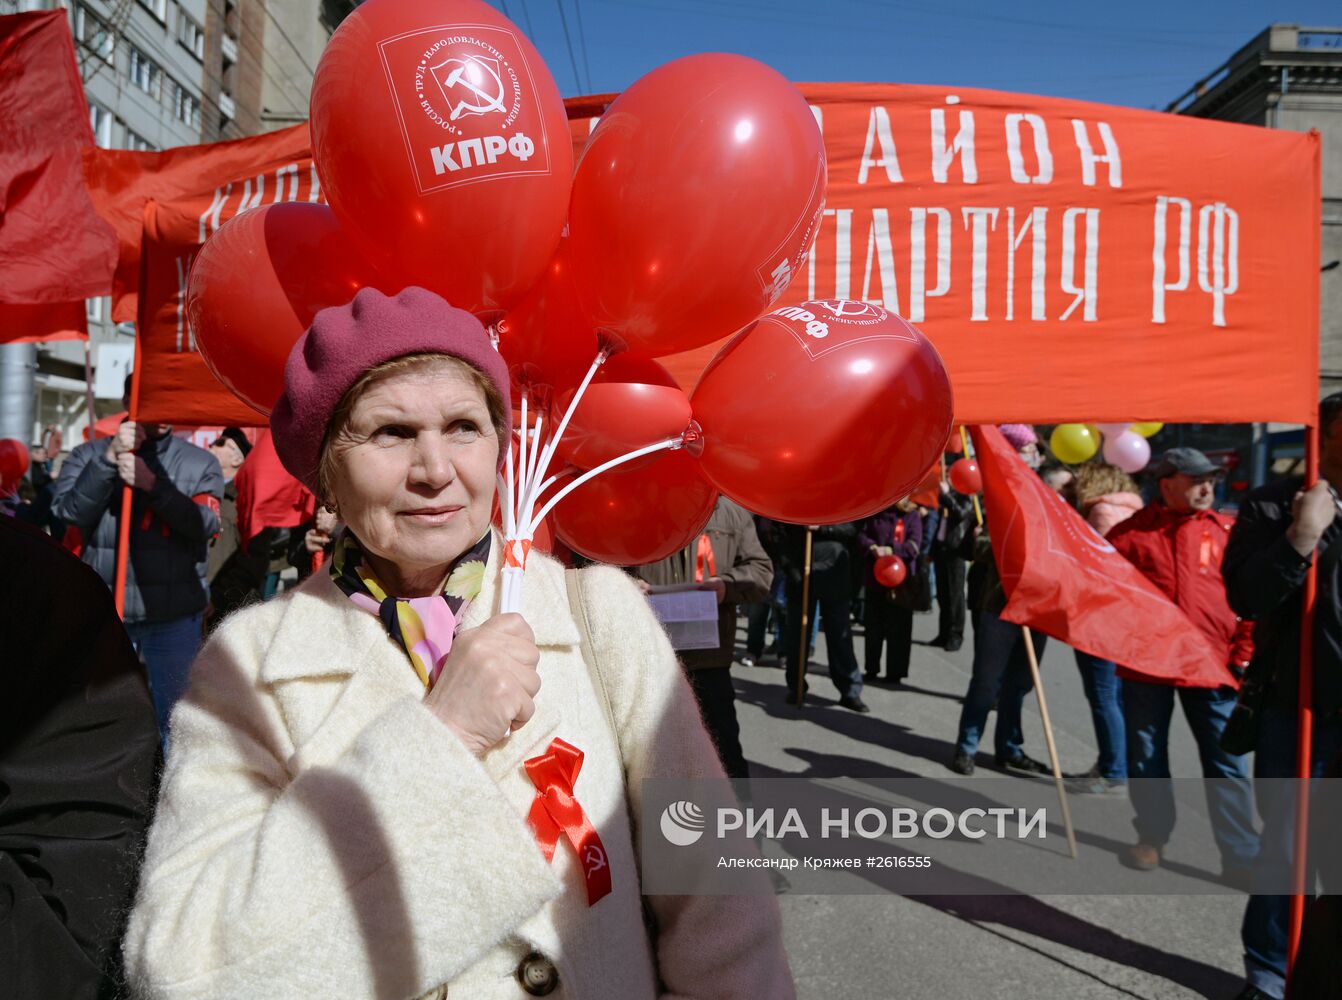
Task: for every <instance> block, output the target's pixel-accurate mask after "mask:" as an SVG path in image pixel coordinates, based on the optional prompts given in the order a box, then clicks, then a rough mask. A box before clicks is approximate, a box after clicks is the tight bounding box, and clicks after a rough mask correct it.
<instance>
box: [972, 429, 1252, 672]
mask: <svg viewBox="0 0 1342 1000" xmlns="http://www.w3.org/2000/svg"><path fill="white" fill-rule="evenodd" d="M970 433H971V434H972V435H973V438H974V448H975V451H976V452H977V453H978V454H977V457H978V463H979V468H980V469H981V470H982V472H983V498H984V506H985V507H986V508H987V517H988V525H989V528H990V529H991V532H990V534H991V538H992V546H993V555H994V557H995V558H996V560H997V569H998V573H999V574H1000V575H1001V578H1002V589H1003V590H1004V591H1005V593H1006V596H1007V605H1006V608H1005V609H1004V610H1003V611H1002V618H1003V620H1005V621H1009V622H1016V623H1017V624H1020V625H1028V626H1030V627H1031V628H1035V629H1038V630H1039V631H1040V632H1043V633H1045V634H1046V635H1051V636H1053V637H1055V638H1057V639H1061V640H1062V641H1063V642H1065V643H1067V644H1068V645H1070V646H1072V647H1074V648H1076V649H1080V650H1082V651H1084V652H1087V653H1090V654H1091V655H1092V656H1098V657H1102V658H1104V659H1106V660H1113V661H1114V662H1116V663H1118V664H1121V665H1122V666H1123V667H1126V668H1127V671H1128V672H1130V673H1132V674H1134V675H1136V676H1137V678H1138V679H1140V680H1146V681H1152V682H1155V683H1159V684H1173V685H1175V686H1180V687H1183V686H1188V687H1216V686H1217V685H1219V684H1226V683H1230V675H1229V673H1228V672H1227V671H1226V668H1225V665H1224V664H1222V663H1220V662H1218V659H1217V657H1216V654H1215V653H1214V652H1213V650H1212V648H1211V645H1210V644H1209V643H1208V642H1207V640H1206V638H1205V637H1204V636H1203V635H1202V633H1201V632H1199V631H1198V629H1197V627H1196V626H1195V625H1194V624H1193V623H1192V622H1191V621H1190V620H1189V619H1188V616H1187V615H1185V614H1184V613H1183V611H1181V610H1180V609H1179V608H1178V607H1177V606H1176V605H1175V604H1174V603H1173V602H1172V601H1170V599H1169V598H1167V597H1166V596H1165V595H1164V594H1162V593H1161V592H1160V591H1159V590H1157V589H1156V587H1155V586H1154V585H1153V584H1152V583H1150V582H1149V581H1148V580H1147V579H1146V577H1144V576H1142V574H1141V573H1140V572H1139V571H1138V570H1137V568H1136V567H1135V566H1133V565H1132V563H1130V562H1128V561H1127V559H1125V558H1123V556H1121V555H1119V554H1118V551H1117V550H1116V549H1115V548H1114V547H1113V546H1112V545H1110V544H1109V543H1108V542H1107V541H1105V540H1104V539H1103V538H1101V537H1100V536H1099V535H1098V534H1097V533H1096V532H1095V531H1094V530H1093V529H1092V528H1091V527H1090V525H1088V524H1086V522H1085V520H1084V519H1083V518H1082V517H1081V515H1080V514H1078V513H1077V512H1076V511H1075V510H1073V509H1072V508H1071V507H1070V506H1068V504H1067V502H1066V501H1065V500H1063V499H1062V497H1060V496H1058V494H1056V493H1054V492H1053V491H1052V490H1051V489H1049V488H1048V486H1046V485H1045V484H1044V482H1043V480H1041V479H1040V478H1039V477H1038V476H1037V475H1036V474H1035V473H1034V471H1033V470H1031V469H1030V468H1029V467H1028V466H1027V465H1026V464H1025V463H1024V462H1022V461H1021V460H1020V458H1019V456H1018V455H1017V454H1016V452H1015V449H1013V448H1012V447H1011V445H1009V444H1008V443H1007V441H1006V439H1005V438H1004V437H1003V436H1002V433H1001V431H999V430H998V429H997V428H996V427H991V426H989V427H975V428H973V429H972V430H971V431H970Z"/></svg>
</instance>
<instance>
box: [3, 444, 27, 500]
mask: <svg viewBox="0 0 1342 1000" xmlns="http://www.w3.org/2000/svg"><path fill="white" fill-rule="evenodd" d="M28 461H29V459H28V446H27V445H26V444H24V443H23V442H22V441H20V440H19V439H18V438H0V494H3V495H8V494H10V493H13V492H14V491H15V490H17V489H18V488H19V480H20V479H22V478H23V474H24V473H25V472H27V471H28Z"/></svg>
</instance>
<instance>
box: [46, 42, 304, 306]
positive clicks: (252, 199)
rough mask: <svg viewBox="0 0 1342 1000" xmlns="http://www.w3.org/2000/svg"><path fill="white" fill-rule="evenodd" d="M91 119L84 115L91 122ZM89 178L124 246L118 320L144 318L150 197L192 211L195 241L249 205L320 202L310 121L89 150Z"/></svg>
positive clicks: (115, 295) (115, 290) (116, 289)
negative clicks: (167, 145) (143, 241)
mask: <svg viewBox="0 0 1342 1000" xmlns="http://www.w3.org/2000/svg"><path fill="white" fill-rule="evenodd" d="M66 34H67V35H68V34H69V32H68V31H67V32H66ZM87 118H88V115H87V113H86V114H85V127H87ZM84 180H85V182H86V183H87V184H88V191H89V195H90V196H91V197H92V199H93V204H94V205H95V206H96V207H97V210H98V214H99V215H100V216H102V218H104V219H105V220H107V222H109V223H111V225H112V227H113V228H114V229H115V230H116V239H117V241H118V244H119V248H120V249H119V256H118V259H117V261H116V274H115V276H114V277H113V280H112V319H114V320H116V321H117V322H123V321H132V320H138V319H139V316H138V315H137V310H138V308H139V302H138V299H139V293H140V236H141V233H142V231H143V225H144V210H145V205H146V204H147V203H148V202H149V201H150V200H151V199H153V200H154V201H158V202H173V203H184V204H189V205H190V206H191V207H192V208H193V210H194V215H193V222H194V223H195V227H194V228H195V231H196V238H195V240H194V243H195V245H196V246H199V245H200V244H202V243H204V242H205V239H206V237H207V236H209V235H210V234H211V233H213V232H214V231H215V230H216V229H218V228H219V226H220V225H222V224H223V222H225V221H227V220H228V219H231V218H232V217H233V216H234V215H236V214H237V213H238V212H240V211H243V210H245V209H247V208H252V207H255V206H258V205H263V204H266V205H268V204H271V203H272V202H276V201H284V200H288V201H294V200H296V199H298V198H303V199H305V200H307V201H314V202H316V201H320V200H322V198H321V185H320V183H319V181H318V180H317V171H316V168H315V167H314V165H313V163H312V143H311V140H310V139H309V138H308V126H307V123H306V122H303V123H302V124H300V125H294V126H292V127H290V128H286V129H280V130H279V131H277V132H267V133H266V134H264V135H257V136H250V137H248V138H246V139H235V140H233V141H231V142H212V143H205V144H203V145H199V146H177V147H174V148H172V149H165V150H163V152H161V153H140V152H130V151H127V150H119V149H93V150H89V151H87V152H86V153H85V154H84ZM187 263H188V264H189V263H190V262H189V261H187Z"/></svg>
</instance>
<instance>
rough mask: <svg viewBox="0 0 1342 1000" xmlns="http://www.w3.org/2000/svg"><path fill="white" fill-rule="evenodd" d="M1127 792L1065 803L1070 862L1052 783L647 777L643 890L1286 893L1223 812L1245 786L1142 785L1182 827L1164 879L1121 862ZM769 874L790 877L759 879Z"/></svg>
mask: <svg viewBox="0 0 1342 1000" xmlns="http://www.w3.org/2000/svg"><path fill="white" fill-rule="evenodd" d="M1131 784H1133V785H1135V784H1136V783H1135V782H1134V783H1131ZM1259 784H1260V788H1259V793H1260V794H1259V799H1260V800H1261V802H1267V801H1273V800H1275V801H1278V802H1280V803H1282V805H1281V807H1280V808H1278V809H1276V810H1275V811H1274V810H1272V809H1267V810H1263V811H1261V812H1260V815H1259V816H1258V817H1257V819H1258V824H1259V825H1260V826H1261V824H1263V823H1267V824H1280V823H1282V822H1289V820H1290V815H1291V813H1292V808H1293V802H1294V791H1295V789H1296V784H1295V782H1293V781H1286V780H1283V781H1281V782H1279V783H1278V784H1279V785H1280V786H1281V787H1278V788H1275V789H1274V788H1273V787H1272V786H1271V785H1270V784H1267V783H1262V782H1260V783H1259ZM1315 787H1316V792H1315V816H1316V819H1317V820H1318V821H1319V822H1320V823H1321V824H1322V826H1323V827H1324V828H1325V829H1327V828H1328V826H1329V823H1330V822H1331V823H1332V824H1333V827H1332V828H1333V830H1334V833H1333V835H1332V836H1331V837H1328V836H1319V837H1317V838H1316V847H1315V848H1314V849H1313V854H1312V855H1311V856H1312V857H1314V858H1316V860H1318V861H1319V862H1320V863H1323V864H1324V865H1325V867H1326V866H1327V864H1328V863H1330V862H1331V863H1333V864H1334V865H1336V864H1337V862H1338V861H1339V860H1342V859H1340V858H1339V846H1338V845H1339V844H1340V843H1342V837H1339V836H1338V831H1342V822H1339V821H1342V808H1339V805H1340V804H1342V782H1337V781H1334V782H1332V783H1328V782H1323V783H1318V782H1316V784H1315ZM1320 787H1322V790H1319V789H1320ZM1129 791H1130V788H1118V789H1115V790H1114V791H1113V792H1112V793H1111V794H1107V795H1082V794H1069V796H1068V803H1069V807H1070V811H1071V815H1072V820H1073V825H1074V830H1075V840H1076V844H1077V857H1076V858H1073V857H1072V856H1071V853H1070V849H1069V842H1068V838H1067V836H1066V832H1065V830H1064V827H1063V821H1062V811H1061V809H1060V806H1059V801H1058V797H1057V789H1056V787H1055V786H1054V784H1053V783H1052V781H1049V780H1034V779H1028V778H1019V777H990V776H978V777H975V778H973V779H962V778H950V777H948V778H945V779H933V778H901V779H887V780H880V779H826V780H816V779H767V780H763V781H753V782H728V781H671V780H659V781H647V782H644V783H643V787H642V795H641V796H640V803H639V820H640V822H639V829H640V838H641V844H640V847H641V855H642V867H643V872H642V874H643V881H644V891H645V892H648V893H650V894H665V893H669V894H685V893H704V894H737V893H753V892H771V891H775V890H776V889H778V888H779V887H780V885H781V886H783V888H784V890H785V891H791V892H803V893H871V892H900V893H905V894H928V893H960V894H974V895H997V894H1016V893H1021V894H1029V895H1037V894H1087V895H1091V894H1143V895H1147V894H1206V893H1227V892H1235V891H1243V889H1244V888H1245V887H1246V886H1249V885H1252V886H1253V889H1254V891H1257V892H1263V893H1280V892H1288V891H1289V889H1290V882H1289V880H1290V869H1289V865H1288V866H1286V867H1285V868H1284V869H1277V870H1273V867H1272V866H1270V865H1263V866H1260V867H1261V868H1262V869H1263V870H1261V871H1259V870H1257V869H1255V868H1254V867H1253V858H1254V855H1255V854H1256V852H1257V843H1256V832H1253V833H1250V832H1247V831H1246V830H1245V829H1243V828H1242V824H1241V825H1239V826H1237V827H1236V828H1235V829H1228V827H1227V824H1226V823H1225V821H1224V817H1225V815H1226V809H1227V804H1228V803H1231V804H1233V803H1235V802H1236V801H1238V802H1240V803H1241V804H1243V803H1252V801H1253V798H1252V796H1253V789H1252V787H1250V785H1249V784H1248V783H1247V782H1246V783H1243V784H1241V783H1237V782H1234V781H1226V780H1219V779H1218V780H1200V779H1198V780H1194V779H1184V780H1176V781H1173V782H1168V783H1162V784H1161V788H1160V789H1155V788H1154V786H1151V787H1148V788H1143V787H1140V786H1139V787H1138V793H1139V794H1141V793H1142V792H1147V791H1159V792H1160V795H1159V796H1158V797H1159V798H1160V801H1162V802H1168V804H1169V807H1170V808H1171V809H1172V810H1173V812H1174V816H1175V825H1174V833H1173V834H1172V835H1171V837H1170V838H1169V840H1168V842H1167V843H1165V844H1163V845H1161V848H1162V865H1161V867H1160V868H1159V869H1158V870H1156V871H1154V872H1150V871H1135V870H1131V869H1128V868H1126V867H1124V866H1123V864H1122V858H1123V855H1124V851H1125V849H1126V848H1127V847H1128V846H1130V845H1131V844H1133V843H1136V842H1137V840H1138V839H1139V834H1138V832H1137V830H1136V828H1135V826H1134V823H1133V818H1134V809H1133V806H1132V804H1131V802H1130V800H1129ZM1246 795H1247V796H1248V797H1247V798H1246ZM1147 798H1148V799H1150V798H1152V796H1150V795H1148V796H1147ZM1261 802H1260V809H1261ZM1248 808H1249V809H1252V805H1251V804H1250V805H1249V806H1248ZM1211 816H1216V817H1217V822H1216V823H1213V822H1212V820H1211V818H1210V817H1211ZM1237 865H1239V866H1240V867H1238V868H1237V867H1236V866H1237ZM762 870H775V871H778V872H783V873H786V879H785V880H779V879H778V878H777V877H775V878H773V879H772V880H770V879H766V878H763V877H762V875H763V874H764V872H763V871H762Z"/></svg>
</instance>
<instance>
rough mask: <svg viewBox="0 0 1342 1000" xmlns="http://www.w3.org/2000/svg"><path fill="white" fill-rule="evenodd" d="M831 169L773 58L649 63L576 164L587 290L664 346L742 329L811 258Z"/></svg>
mask: <svg viewBox="0 0 1342 1000" xmlns="http://www.w3.org/2000/svg"><path fill="white" fill-rule="evenodd" d="M825 176H826V174H825V146H824V142H823V140H822V139H821V135H820V129H819V127H818V126H817V125H816V121H815V118H814V116H813V115H812V114H811V109H810V108H809V107H808V106H807V104H806V100H805V98H803V97H802V95H801V92H800V91H798V90H797V88H796V87H794V86H793V85H792V84H791V83H789V82H788V81H787V80H786V79H785V78H784V77H783V76H781V75H780V74H779V73H777V72H775V71H774V70H772V69H770V68H769V67H768V66H765V65H764V64H763V63H760V62H756V61H755V60H753V59H748V58H746V57H745V56H738V55H728V54H724V53H706V54H701V55H692V56H686V57H684V58H682V59H676V60H674V61H672V62H669V63H667V64H665V65H664V66H660V67H658V68H657V69H654V70H653V71H652V72H650V73H648V74H647V75H646V76H644V77H642V78H640V79H639V80H636V81H635V82H634V83H633V84H632V85H630V86H629V87H628V88H627V89H626V90H625V91H624V92H623V93H622V94H620V96H619V97H618V98H616V100H615V102H614V103H613V104H611V106H610V107H609V108H608V109H607V110H606V112H605V114H603V115H602V116H601V120H600V122H599V123H598V125H597V127H596V129H595V131H593V133H592V135H591V137H590V138H589V139H588V142H587V146H586V148H585V149H584V151H583V155H582V160H581V162H580V163H579V164H578V170H577V173H576V174H575V175H574V178H573V196H572V200H571V203H570V208H569V240H570V243H571V244H572V251H573V267H574V274H575V276H576V278H577V287H578V291H579V294H580V295H581V296H582V299H583V302H584V304H585V305H586V307H587V309H588V311H589V312H590V313H591V315H592V318H593V319H595V320H596V321H597V323H598V325H599V326H601V327H603V328H609V329H610V330H613V331H614V332H615V333H616V334H618V335H619V336H620V337H621V338H622V339H623V340H624V341H625V342H626V344H627V345H628V346H629V347H630V348H631V349H633V350H638V351H643V352H645V353H647V354H652V355H656V356H660V355H663V354H674V353H676V352H679V351H685V350H689V349H690V348H693V347H699V346H701V345H703V344H709V343H712V342H713V341H715V340H718V339H720V338H722V337H725V336H727V335H728V334H731V333H732V332H734V331H736V330H739V329H740V328H741V327H743V326H745V325H746V324H747V323H749V322H750V321H751V320H753V319H754V318H755V317H757V316H758V315H759V314H760V313H761V312H763V311H764V310H765V309H768V308H769V306H770V305H771V304H772V303H774V302H775V301H777V300H778V298H779V297H780V296H781V295H782V294H783V292H784V291H785V290H786V289H787V287H788V284H789V282H791V281H792V280H794V279H795V278H796V276H797V274H798V273H799V272H800V271H801V270H802V269H803V267H804V265H805V261H806V257H807V254H808V252H809V251H810V248H811V244H812V242H813V240H814V237H815V232H816V227H817V225H818V224H819V221H820V219H821V212H822V210H823V208H824V198H825Z"/></svg>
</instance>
